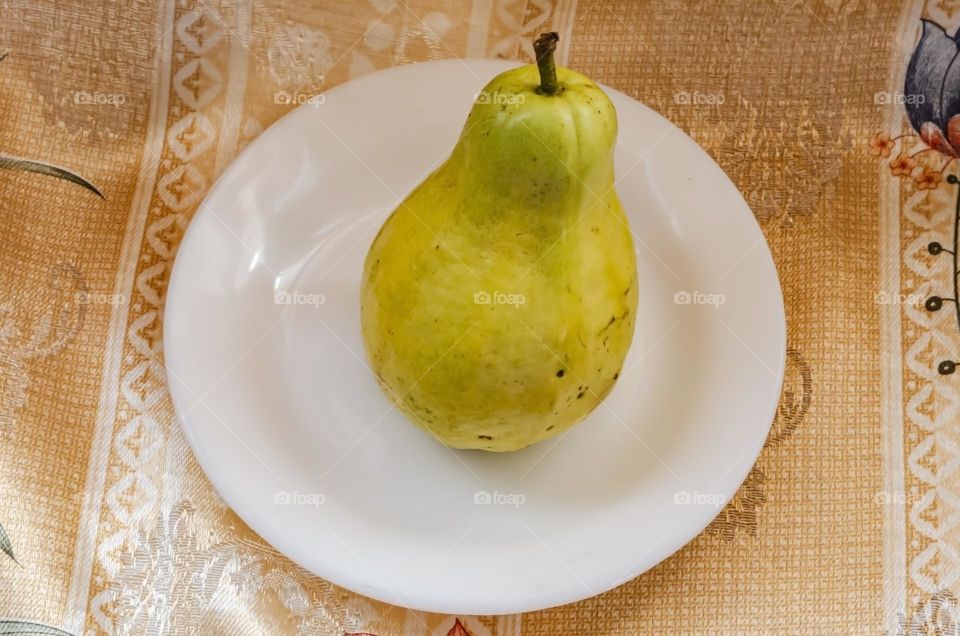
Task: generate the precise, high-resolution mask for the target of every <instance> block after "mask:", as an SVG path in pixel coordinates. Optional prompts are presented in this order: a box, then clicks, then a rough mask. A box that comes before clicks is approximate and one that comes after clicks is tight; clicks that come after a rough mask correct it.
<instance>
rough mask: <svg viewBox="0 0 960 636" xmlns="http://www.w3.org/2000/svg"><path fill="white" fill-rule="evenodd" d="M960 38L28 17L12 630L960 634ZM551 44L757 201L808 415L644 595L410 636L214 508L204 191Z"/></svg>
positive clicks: (2, 583) (753, 29)
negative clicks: (202, 338)
mask: <svg viewBox="0 0 960 636" xmlns="http://www.w3.org/2000/svg"><path fill="white" fill-rule="evenodd" d="M958 25H960V0H926V1H921V0H917V1H913V0H910V1H906V2H904V1H900V2H896V1H892V0H884V1H879V0H765V1H763V2H761V1H759V0H757V1H753V2H742V1H741V0H658V1H656V2H654V1H647V0H644V1H641V0H461V1H460V2H456V1H454V0H407V1H399V2H398V1H395V0H362V1H361V0H351V1H349V2H344V1H335V0H310V1H307V0H287V1H284V0H156V1H155V2H139V3H134V2H114V1H110V0H90V1H79V0H76V1H73V2H58V1H56V0H2V2H0V56H4V57H3V59H2V61H0V122H2V125H0V525H2V529H3V531H2V532H0V549H2V551H3V552H5V553H6V555H4V554H0V633H27V632H23V631H22V629H23V628H22V626H21V627H16V623H15V622H14V621H31V622H36V623H41V624H45V625H49V626H53V627H56V628H60V629H63V630H66V631H67V632H68V633H70V634H343V633H353V632H358V633H369V634H376V635H378V636H388V635H398V634H411V635H414V634H417V635H419V634H439V635H456V636H465V635H467V634H469V635H471V636H481V635H482V636H486V635H497V636H514V635H517V634H529V635H531V636H533V635H542V636H546V635H548V634H549V635H551V636H552V635H554V634H571V635H572V634H578V635H579V634H640V633H650V634H668V633H708V632H709V633H720V632H723V633H776V634H800V633H805V634H840V633H864V634H881V633H889V634H900V633H904V634H906V633H909V634H914V633H921V634H927V633H931V634H933V633H937V634H940V633H957V631H956V630H958V625H960V603H958V599H957V594H958V592H960V581H958V577H960V563H958V561H960V552H958V551H960V470H958V468H960V373H954V371H955V367H956V364H955V363H954V362H953V361H954V360H958V361H960V325H958V320H960V310H958V309H957V307H958V302H957V301H956V300H954V299H955V298H956V297H957V292H956V285H955V281H956V279H957V259H956V253H957V251H956V250H955V245H956V229H957V216H956V211H957V209H958V207H957V197H958V189H960V186H958V184H957V183H956V179H955V178H954V177H953V176H952V175H954V174H957V173H958V172H960V165H958V164H957V163H956V162H954V157H955V155H956V154H957V153H958V152H960V119H952V117H953V116H954V115H956V114H957V113H960V64H957V63H956V60H957V51H958V49H957V43H956V42H955V41H954V39H953V38H952V37H951V35H952V34H953V33H954V32H955V31H956V29H957V27H958ZM545 30H555V31H558V32H559V33H560V36H561V41H560V47H559V49H558V54H559V57H560V60H561V62H562V63H563V64H564V65H567V66H570V67H573V68H575V69H578V70H580V71H582V72H584V73H586V74H588V75H590V76H592V77H593V78H594V79H596V80H598V81H601V82H604V83H606V84H609V85H611V86H614V87H616V88H618V89H620V90H621V91H624V92H626V93H628V94H630V95H632V96H634V97H636V98H637V99H639V100H641V101H643V102H645V103H646V104H648V105H649V106H651V107H652V108H654V109H656V110H658V111H659V112H661V113H662V114H663V115H664V116H666V117H667V118H669V119H670V120H672V121H673V122H675V123H676V124H677V125H678V126H680V127H681V128H682V129H683V130H685V131H686V132H687V133H688V134H690V135H691V136H692V137H693V138H694V139H695V140H696V141H697V142H699V143H700V144H701V145H702V146H703V147H704V148H705V149H706V150H707V151H708V152H709V153H710V154H711V155H712V156H713V157H714V158H715V159H716V160H717V162H719V164H720V165H721V166H722V167H723V168H724V169H725V170H726V171H727V172H728V173H729V175H730V176H731V178H732V179H733V181H734V182H735V183H736V184H737V186H738V187H739V188H740V190H741V191H742V192H743V194H744V196H745V197H746V199H747V201H748V202H749V204H750V205H751V207H752V209H753V211H754V213H755V215H756V218H757V220H758V221H759V223H760V224H761V226H762V228H763V231H764V234H765V236H766V239H767V241H768V242H769V245H770V249H771V251H772V253H773V255H774V258H775V260H776V263H777V266H778V269H779V273H780V277H781V280H782V284H783V290H784V296H785V300H786V307H787V322H788V341H789V350H788V362H787V375H786V381H785V385H784V388H783V396H782V402H781V406H780V408H779V411H778V413H777V417H776V420H775V422H774V425H773V430H772V433H771V435H770V437H769V439H768V440H767V443H766V446H765V448H764V449H763V452H762V454H761V455H760V458H759V460H758V462H757V464H756V466H755V467H754V469H753V472H752V473H751V474H750V476H749V478H748V479H747V481H746V483H745V484H744V485H743V487H742V488H741V489H740V492H739V493H738V494H737V496H736V497H735V499H734V500H733V501H732V502H730V503H729V504H728V505H727V506H726V508H725V509H724V510H723V511H722V513H721V514H720V516H719V517H718V518H717V520H716V521H715V522H714V523H713V524H712V525H711V526H710V527H709V528H708V530H707V531H705V532H704V533H703V534H702V535H701V536H699V537H698V538H697V539H696V540H694V541H693V542H692V543H690V544H689V545H688V546H687V547H685V548H684V549H683V550H681V551H680V552H679V553H678V554H676V555H674V556H673V557H671V558H669V559H668V560H667V561H665V562H664V563H662V564H661V565H660V566H658V567H656V568H655V569H654V570H652V571H650V572H648V573H647V574H645V575H643V576H641V577H639V578H637V579H635V580H633V581H631V582H629V583H627V584H625V585H623V586H621V587H619V588H617V589H615V590H612V591H610V592H608V593H606V594H602V595H600V596H598V597H595V598H592V599H589V600H586V601H583V602H580V603H576V604H573V605H567V606H563V607H558V608H555V609H551V610H547V611H542V612H536V613H531V614H526V615H522V616H503V617H470V616H460V617H454V616H441V615H429V614H422V613H415V612H409V611H407V610H404V609H401V608H397V607H391V606H388V605H385V604H382V603H379V602H375V601H372V600H369V599H366V598H363V597H361V596H358V595H356V594H353V593H350V592H347V591H345V590H342V589H339V588H337V587H335V586H333V585H331V584H330V583H327V582H325V581H323V580H321V579H319V578H317V577H315V576H312V575H311V574H309V573H307V572H305V571H304V570H302V569H301V568H299V567H297V566H296V565H294V564H293V563H291V562H290V561H289V560H287V559H286V558H284V557H283V556H282V555H280V554H278V553H277V552H276V551H275V550H273V549H271V548H270V547H269V546H268V545H266V544H265V543H264V541H263V540H262V539H260V538H259V537H258V536H256V535H255V534H254V533H253V532H251V531H250V530H249V529H248V528H247V527H246V526H245V525H244V524H243V523H242V522H241V521H240V520H239V519H238V518H237V517H236V516H235V515H234V514H233V513H232V512H231V511H230V509H229V508H227V507H226V505H225V504H224V503H223V502H222V500H221V499H220V498H219V497H218V496H217V495H216V494H215V493H214V491H213V490H212V488H211V486H210V484H209V482H208V481H207V479H206V478H205V477H204V475H203V473H202V472H201V471H200V469H199V468H198V465H197V463H196V461H195V460H194V458H193V456H192V454H191V452H190V451H189V449H188V448H187V445H186V443H185V440H184V436H183V434H182V432H181V430H180V429H179V427H178V425H177V423H176V421H175V419H174V415H173V411H172V407H171V403H170V399H169V396H168V393H167V388H166V383H165V379H164V370H163V357H162V343H161V332H162V329H161V319H162V313H163V302H164V294H165V289H166V285H167V281H168V278H169V275H170V268H171V264H172V262H173V258H174V255H175V252H176V248H177V244H178V242H179V241H180V239H181V237H182V236H183V233H184V230H185V229H186V227H187V226H188V224H189V223H190V218H191V215H192V214H193V213H194V211H195V210H196V207H197V205H198V202H199V201H200V200H201V198H202V197H203V196H204V194H205V192H206V191H207V189H208V188H209V187H210V185H211V183H212V182H213V181H214V180H215V179H216V177H217V176H218V175H219V174H220V173H221V172H222V171H223V170H224V168H225V167H226V166H227V165H228V164H229V163H230V161H231V159H232V158H233V157H235V156H236V154H237V152H238V151H240V150H241V149H242V148H243V147H244V146H245V145H246V144H247V143H249V142H250V140H251V139H253V138H254V137H256V136H257V135H258V134H259V133H260V132H261V131H263V130H264V128H266V127H267V126H269V125H270V124H271V123H272V122H274V121H276V120H277V119H278V118H279V117H281V116H283V115H284V114H285V113H286V112H288V111H289V110H290V109H291V108H292V107H293V104H294V103H295V102H297V101H299V100H300V99H301V98H303V97H305V96H308V95H311V94H314V93H317V92H320V91H323V90H325V89H327V88H329V87H332V86H335V85H337V84H340V83H342V82H345V81H347V80H349V79H350V78H353V77H357V76H360V75H363V74H365V73H370V72H372V71H374V70H376V69H379V68H384V67H388V66H392V65H397V64H406V63H410V62H415V61H418V60H424V59H435V58H447V57H500V58H507V59H527V60H529V59H530V56H531V54H532V47H531V38H532V37H533V36H535V35H536V34H538V33H540V32H541V31H545ZM921 38H923V39H922V40H921ZM911 59H912V60H913V62H912V63H911ZM51 165H53V166H58V167H60V168H62V169H63V170H57V169H52V168H50V167H49V166H51ZM98 194H99V195H101V196H98ZM437 514H442V512H441V511H438V512H437ZM5 630H7V631H5ZM18 630H21V631H18ZM938 630H939V631H938ZM951 630H953V631H951ZM29 633H39V632H37V631H31V632H29ZM44 633H46V632H44ZM51 633H54V632H51Z"/></svg>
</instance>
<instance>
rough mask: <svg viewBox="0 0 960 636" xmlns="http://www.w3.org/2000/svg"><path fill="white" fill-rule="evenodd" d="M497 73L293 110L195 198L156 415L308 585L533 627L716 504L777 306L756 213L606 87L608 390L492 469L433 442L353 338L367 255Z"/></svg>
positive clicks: (492, 64)
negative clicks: (611, 130) (614, 325)
mask: <svg viewBox="0 0 960 636" xmlns="http://www.w3.org/2000/svg"><path fill="white" fill-rule="evenodd" d="M513 66H515V64H513V63H506V62H499V61H462V60H448V61H438V62H429V63H424V64H414V65H410V66H403V67H398V68H394V69H390V70H386V71H381V72H377V73H373V74H371V75H367V76H365V77H363V78H360V79H357V80H354V81H351V82H349V83H347V84H344V85H342V86H339V87H337V88H335V89H333V90H331V91H329V92H328V93H327V94H326V95H325V96H324V98H323V99H322V100H315V101H314V102H313V103H308V104H305V105H304V106H302V107H300V108H298V109H296V110H295V111H293V112H292V113H290V114H289V115H287V116H286V117H284V118H283V119H282V120H281V121H280V122H278V123H277V124H276V125H275V126H273V127H272V128H270V129H269V130H268V131H266V132H265V133H264V134H262V135H261V136H260V137H259V138H258V139H257V140H256V141H255V142H253V143H252V144H251V145H250V147H249V148H247V149H246V150H245V151H244V152H243V153H242V154H241V155H240V157H239V158H238V159H237V160H236V161H235V162H234V163H233V165H232V166H231V167H230V168H229V169H228V170H227V171H226V173H225V174H224V175H223V177H222V178H221V179H220V181H219V182H218V183H217V185H216V186H215V187H214V188H213V190H212V191H211V192H210V194H209V195H208V196H207V199H206V201H205V202H204V203H203V205H202V206H201V208H200V209H199V211H198V212H197V214H196V216H195V218H194V219H193V221H192V222H191V224H190V227H189V229H188V230H187V233H186V236H185V237H184V240H183V243H182V245H181V247H180V251H179V253H178V255H177V258H176V264H175V266H174V269H173V274H172V278H171V281H170V287H169V293H168V295H167V304H166V315H165V323H164V324H165V326H164V351H165V356H166V364H167V371H168V378H169V382H170V390H171V393H172V396H173V401H174V404H175V406H176V409H177V412H178V414H179V416H180V418H181V420H182V423H183V428H184V430H185V431H186V434H187V437H188V438H189V440H190V443H191V445H192V446H193V449H194V451H195V453H196V456H197V458H198V460H199V462H200V465H201V466H202V467H203V469H204V471H206V473H207V475H208V476H209V477H210V480H211V481H212V482H213V484H214V486H215V487H216V488H217V490H218V491H219V492H220V493H221V494H222V495H223V497H224V499H226V501H227V502H228V503H229V505H230V506H232V507H233V509H234V510H235V511H236V512H237V514H238V515H240V517H241V518H243V520H244V521H246V522H247V523H248V524H249V525H250V527H252V528H253V529H254V530H255V531H256V532H258V533H259V534H260V535H262V536H263V538H264V539H266V540H267V541H269V542H270V543H271V544H272V545H273V546H275V547H276V548H277V549H278V550H280V551H282V552H283V553H284V554H286V555H288V556H289V557H290V558H292V559H293V560H294V561H296V562H298V563H300V564H301V565H303V566H304V567H305V568H307V569H309V570H311V571H313V572H315V573H316V574H318V575H319V576H321V577H323V578H326V579H328V580H330V581H332V582H334V583H336V584H338V585H341V586H343V587H346V588H349V589H351V590H353V591H355V592H359V593H360V594H365V595H367V596H370V597H373V598H376V599H379V600H383V601H387V602H389V603H393V604H397V605H403V606H407V607H412V608H416V609H421V610H430V611H437V612H449V613H465V614H500V613H512V612H522V611H528V610H536V609H539V608H544V607H548V606H552V605H558V604H561V603H568V602H571V601H576V600H578V599H581V598H584V597H587V596H591V595H594V594H599V593H600V592H603V591H605V590H607V589H609V588H612V587H614V586H616V585H618V584H619V583H623V582H625V581H627V580H629V579H631V578H632V577H635V576H637V575H638V574H640V573H641V572H644V571H645V570H647V569H648V568H650V567H652V566H653V565H655V564H656V563H658V562H659V561H661V560H662V559H664V558H665V557H667V556H669V555H670V554H672V553H673V552H675V551H676V550H677V549H679V548H680V547H681V546H683V545H684V544H685V543H686V542H688V541H689V540H690V539H692V538H693V537H694V536H696V535H697V534H698V533H699V532H700V531H702V530H703V529H704V528H705V527H706V526H707V524H708V523H709V522H710V521H711V520H712V519H713V518H714V517H715V516H716V515H717V513H719V512H720V510H721V508H722V506H723V505H724V503H725V502H726V501H728V500H729V498H730V497H731V496H733V494H734V492H735V491H736V490H737V487H738V486H739V485H740V484H741V482H742V481H743V480H744V478H745V477H746V475H747V472H748V471H749V470H750V467H751V466H752V464H753V462H754V460H755V459H756V457H757V454H758V453H759V451H760V448H761V446H762V444H763V442H764V439H765V438H766V436H767V432H768V431H769V428H770V423H771V420H772V418H773V416H774V412H775V409H776V405H777V400H778V397H779V392H780V385H781V380H782V378H783V369H784V349H785V328H784V313H783V301H782V297H781V293H780V286H779V283H778V280H777V274H776V270H775V268H774V264H773V260H772V259H771V257H770V253H769V251H768V250H767V245H766V243H765V242H764V239H763V235H762V233H761V231H760V228H759V227H758V226H757V223H756V222H755V220H754V218H753V215H752V214H751V212H750V209H749V208H748V207H747V205H746V204H745V203H744V201H743V199H742V198H741V196H740V194H739V193H738V192H737V190H736V188H735V187H734V186H733V184H732V183H731V182H730V181H729V179H727V177H726V176H725V175H724V173H723V172H722V171H721V169H720V168H719V167H718V166H717V165H716V164H715V163H714V162H713V161H712V160H711V159H710V157H709V156H708V155H707V154H706V153H705V152H704V151H703V150H701V149H700V148H699V147H698V146H697V145H696V144H695V143H694V142H693V141H691V140H690V139H689V138H688V137H686V136H685V135H684V134H683V133H682V132H681V131H680V130H679V129H677V128H676V127H674V126H673V125H671V124H670V123H669V122H667V120H665V119H664V118H662V117H660V116H659V115H657V114H656V113H655V112H653V111H652V110H650V109H649V108H647V107H645V106H643V105H642V104H640V103H638V102H636V101H634V100H633V99H631V98H629V97H627V96H626V95H623V94H622V93H619V92H617V91H615V90H612V89H609V88H606V89H605V90H606V91H607V93H608V95H610V97H611V99H612V100H613V103H614V104H615V106H616V108H617V112H618V116H619V122H620V135H619V138H618V146H617V151H616V166H617V178H618V181H617V185H616V187H617V191H618V193H619V195H620V198H621V200H622V202H623V205H624V208H625V209H626V211H627V213H628V216H629V218H630V223H631V226H632V230H633V233H634V236H635V242H636V247H637V256H638V267H639V280H640V306H639V313H638V319H637V328H636V335H635V338H634V342H633V346H632V348H631V350H630V353H629V356H628V358H627V361H626V363H625V365H624V367H623V371H622V373H621V377H620V380H619V382H618V383H617V385H616V388H615V389H614V390H613V392H612V393H610V395H609V396H608V397H607V399H606V400H605V401H604V402H603V404H602V405H601V406H599V407H598V408H597V409H596V410H595V411H594V413H593V414H591V415H590V417H588V418H587V419H586V420H585V421H584V422H582V423H581V424H580V425H578V426H576V427H574V428H573V429H571V430H570V431H568V432H567V433H566V434H565V435H562V436H560V437H559V438H555V439H552V440H547V441H545V442H542V443H540V444H536V445H534V446H532V447H529V448H526V449H524V450H522V451H519V452H515V453H507V454H492V453H484V452H481V451H452V450H450V449H448V448H446V447H444V446H441V445H440V444H439V443H437V442H436V441H435V440H434V439H433V438H432V437H430V436H429V435H428V434H426V433H424V432H422V431H420V430H419V429H417V428H416V427H415V426H413V425H412V424H411V423H410V422H408V421H407V420H406V418H405V417H404V416H403V415H402V414H401V413H400V412H398V411H397V410H396V409H395V408H392V406H391V403H390V402H389V401H388V399H387V398H386V397H385V395H384V394H383V393H382V392H381V390H380V388H379V387H378V386H377V382H376V380H375V378H374V376H373V374H372V373H371V372H370V370H369V369H368V366H367V361H366V357H365V354H364V350H363V345H362V341H361V337H360V315H359V313H360V307H359V286H360V279H361V274H362V269H363V259H364V256H365V255H366V252H367V249H368V247H369V246H370V243H371V241H372V240H373V238H374V236H375V235H376V233H377V230H378V229H379V228H380V225H381V224H382V223H383V222H384V220H385V219H386V217H387V215H389V214H390V212H391V211H392V210H393V209H394V208H395V207H396V206H397V204H398V203H399V202H400V201H401V200H402V199H403V197H404V196H405V195H406V194H407V193H408V192H409V191H410V190H411V189H412V188H413V186H414V185H416V184H417V183H418V182H420V181H421V180H422V179H423V178H424V177H425V176H426V175H427V174H429V173H430V171H431V170H432V169H433V168H435V167H436V166H437V165H438V163H439V162H441V161H442V160H443V159H445V158H446V156H447V155H448V153H449V152H450V150H451V149H452V147H453V145H454V143H455V142H456V140H457V135H458V133H459V132H460V128H461V126H462V125H463V122H464V120H465V118H466V116H467V112H468V111H469V109H470V107H471V105H472V102H473V100H474V97H475V95H476V94H477V93H478V91H480V90H481V88H482V87H483V86H484V84H485V83H486V82H487V81H488V80H489V79H491V78H492V77H493V76H494V75H496V74H497V73H499V72H501V71H504V70H507V69H508V68H511V67H513Z"/></svg>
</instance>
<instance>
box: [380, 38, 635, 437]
mask: <svg viewBox="0 0 960 636" xmlns="http://www.w3.org/2000/svg"><path fill="white" fill-rule="evenodd" d="M557 40H558V38H557V35H556V34H555V33H548V34H544V35H542V36H541V37H540V38H539V39H538V40H537V42H536V45H535V49H536V52H537V64H536V65H529V66H521V67H519V68H516V69H512V70H509V71H506V72H504V73H502V74H500V75H498V76H497V77H495V78H494V79H493V80H491V81H490V83H489V84H487V85H486V87H485V88H484V89H483V91H482V92H481V93H480V94H479V95H478V97H477V99H476V101H475V104H474V105H473V107H472V110H471V111H470V115H469V116H468V117H467V121H466V124H465V125H464V127H463V131H462V132H461V133H460V137H459V141H458V143H457V145H456V147H455V148H454V150H453V151H452V153H451V155H450V157H449V158H448V159H447V160H446V161H445V162H444V163H443V164H442V165H441V166H440V167H438V168H437V169H436V170H435V171H434V172H433V173H432V174H430V175H429V176H428V177H427V178H426V180H424V181H423V182H422V183H420V184H419V185H418V186H417V187H416V188H415V189H414V190H413V191H412V192H411V193H410V194H409V195H408V196H407V197H406V199H405V200H404V201H403V202H402V203H401V204H400V206H399V207H397V209H396V210H395V211H394V212H393V214H392V215H391V216H390V217H389V218H388V219H387V221H386V222H385V223H384V225H383V227H382V228H381V229H380V232H379V234H378V235H377V237H376V238H375V239H374V241H373V244H372V245H371V247H370V250H369V253H368V254H367V258H366V261H365V266H364V272H363V281H362V288H361V323H362V325H361V326H362V331H363V338H364V343H365V347H366V350H367V354H368V357H369V359H370V362H371V365H372V370H373V371H374V373H375V374H376V376H377V378H378V380H379V383H380V385H381V387H382V388H383V389H384V390H385V391H386V393H387V395H388V396H389V397H390V398H391V400H393V402H394V403H395V404H396V405H397V406H398V407H399V408H400V409H401V410H402V411H403V412H404V413H405V414H406V415H407V416H408V417H409V418H410V419H411V420H412V421H413V422H414V423H416V424H417V425H418V426H420V427H421V428H423V429H424V430H426V431H428V432H429V433H431V434H432V435H434V436H435V437H436V438H437V439H438V440H440V441H441V442H443V443H444V444H446V445H448V446H450V447H452V448H474V449H484V450H488V451H512V450H517V449H520V448H523V447H525V446H528V445H530V444H533V443H535V442H538V441H541V440H543V439H546V438H548V437H551V436H554V435H558V434H560V433H562V432H563V431H565V430H567V429H568V428H570V427H571V426H573V425H574V424H576V423H577V422H579V421H580V420H582V419H583V418H584V417H585V416H586V415H587V414H588V413H590V411H592V410H593V409H594V408H596V406H597V405H598V404H600V402H601V401H602V400H603V398H604V397H605V396H606V395H607V393H609V392H610V390H611V389H612V388H613V386H614V383H615V382H616V381H617V378H618V377H619V374H620V372H621V367H622V365H623V361H624V358H625V357H626V355H627V350H628V349H629V347H630V342H631V340H632V338H633V331H634V320H635V318H636V314H637V291H638V290H637V273H636V257H635V253H634V247H633V241H632V239H631V233H630V229H629V226H628V224H627V219H626V217H625V215H624V213H623V209H622V207H621V205H620V201H619V199H618V198H617V195H616V192H615V191H614V170H613V149H614V144H615V142H616V138H617V118H616V112H615V110H614V107H613V104H612V103H611V102H610V100H609V98H608V97H607V96H606V95H605V94H604V93H603V91H602V90H600V88H599V87H598V86H597V85H596V84H595V83H594V82H592V81H591V80H590V79H589V78H587V77H585V76H583V75H581V74H579V73H576V72H574V71H571V70H569V69H566V68H561V67H557V66H555V64H554V61H553V50H554V48H555V47H556V43H557Z"/></svg>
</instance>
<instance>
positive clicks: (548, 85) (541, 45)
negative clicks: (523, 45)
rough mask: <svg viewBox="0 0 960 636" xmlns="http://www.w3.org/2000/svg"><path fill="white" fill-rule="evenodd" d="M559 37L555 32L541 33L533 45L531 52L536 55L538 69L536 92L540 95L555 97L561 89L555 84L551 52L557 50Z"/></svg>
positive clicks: (554, 68) (555, 69)
mask: <svg viewBox="0 0 960 636" xmlns="http://www.w3.org/2000/svg"><path fill="white" fill-rule="evenodd" d="M559 41H560V36H559V35H557V34H556V32H553V31H551V32H550V33H541V34H540V37H539V38H537V41H536V42H534V43H533V50H534V52H536V54H537V68H538V69H540V86H538V87H537V92H538V93H540V94H541V95H557V94H558V93H560V92H561V91H562V90H563V88H562V87H561V86H560V84H558V83H557V65H556V63H555V62H554V61H553V52H554V50H555V49H556V48H557V42H559Z"/></svg>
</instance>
